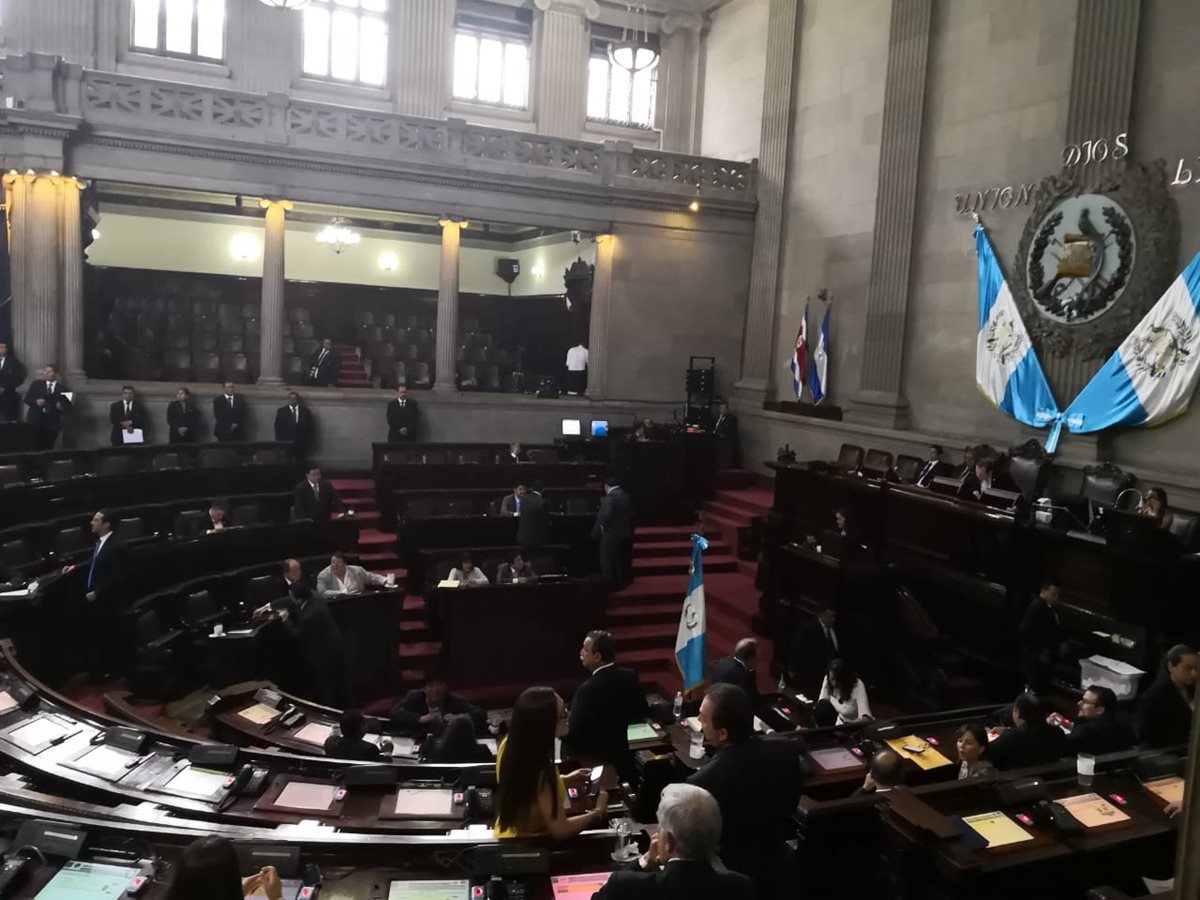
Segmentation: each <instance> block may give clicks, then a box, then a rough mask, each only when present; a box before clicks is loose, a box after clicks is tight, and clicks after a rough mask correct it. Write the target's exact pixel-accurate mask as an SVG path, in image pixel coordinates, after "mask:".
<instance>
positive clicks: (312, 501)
mask: <svg viewBox="0 0 1200 900" xmlns="http://www.w3.org/2000/svg"><path fill="white" fill-rule="evenodd" d="M341 512H342V498H341V497H339V496H338V492H337V489H336V488H334V486H333V485H332V484H330V483H329V482H328V481H325V480H323V479H322V478H321V467H320V466H318V465H309V467H308V471H307V472H306V473H305V475H304V480H303V481H302V482H300V483H299V484H298V485H296V489H295V490H294V491H292V518H293V519H312V520H313V521H314V522H328V521H329V520H330V519H331V518H333V517H334V515H338V516H339V517H340V514H341Z"/></svg>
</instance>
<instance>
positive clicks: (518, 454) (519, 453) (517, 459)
mask: <svg viewBox="0 0 1200 900" xmlns="http://www.w3.org/2000/svg"><path fill="white" fill-rule="evenodd" d="M501 462H506V463H526V462H529V454H528V453H526V452H525V450H524V448H523V447H522V446H521V442H520V441H513V442H512V443H511V444H509V445H508V456H506V457H504V459H502V460H501Z"/></svg>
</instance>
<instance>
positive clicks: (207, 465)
mask: <svg viewBox="0 0 1200 900" xmlns="http://www.w3.org/2000/svg"><path fill="white" fill-rule="evenodd" d="M196 458H197V459H198V460H199V462H200V468H202V469H228V468H233V467H234V466H236V465H237V464H238V456H237V453H236V452H235V451H234V450H233V449H232V448H231V447H201V448H200V449H199V450H197V451H196Z"/></svg>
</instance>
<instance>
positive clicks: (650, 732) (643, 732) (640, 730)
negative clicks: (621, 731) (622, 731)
mask: <svg viewBox="0 0 1200 900" xmlns="http://www.w3.org/2000/svg"><path fill="white" fill-rule="evenodd" d="M626 734H627V735H628V740H631V741H656V740H658V732H657V731H655V730H654V726H653V725H650V724H648V723H646V722H638V723H636V724H634V725H630V726H628V728H626Z"/></svg>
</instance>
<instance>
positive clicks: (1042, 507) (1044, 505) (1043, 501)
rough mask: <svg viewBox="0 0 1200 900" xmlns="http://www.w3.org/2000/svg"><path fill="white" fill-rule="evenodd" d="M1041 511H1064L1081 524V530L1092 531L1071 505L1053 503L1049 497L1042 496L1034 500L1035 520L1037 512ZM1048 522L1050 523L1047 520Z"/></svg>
mask: <svg viewBox="0 0 1200 900" xmlns="http://www.w3.org/2000/svg"><path fill="white" fill-rule="evenodd" d="M1040 512H1064V513H1066V514H1067V515H1068V516H1069V517H1070V518H1071V521H1072V522H1074V523H1075V524H1076V525H1078V526H1079V530H1080V531H1085V532H1088V533H1089V534H1090V533H1091V530H1090V528H1089V526H1088V525H1087V524H1086V523H1085V522H1084V521H1083V520H1082V519H1080V518H1079V516H1077V515H1075V511H1074V510H1073V509H1071V508H1070V507H1069V506H1060V505H1059V504H1057V503H1052V502H1051V501H1050V498H1049V497H1040V498H1038V499H1037V500H1035V501H1034V502H1033V513H1034V519H1035V521H1036V519H1037V514H1038V513H1040ZM1046 524H1049V523H1048V522H1047V523H1046Z"/></svg>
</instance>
